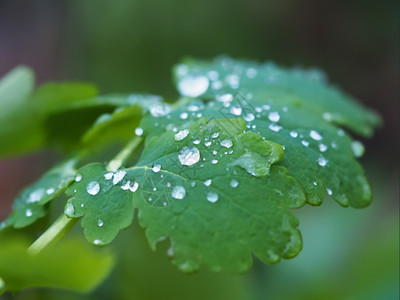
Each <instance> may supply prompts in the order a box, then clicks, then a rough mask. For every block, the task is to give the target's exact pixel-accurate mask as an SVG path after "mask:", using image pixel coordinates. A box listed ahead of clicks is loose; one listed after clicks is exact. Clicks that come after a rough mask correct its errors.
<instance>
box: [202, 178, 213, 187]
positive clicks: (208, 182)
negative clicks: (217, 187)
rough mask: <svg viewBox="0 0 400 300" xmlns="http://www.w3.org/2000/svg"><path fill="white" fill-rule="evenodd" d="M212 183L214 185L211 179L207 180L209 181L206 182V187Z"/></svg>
mask: <svg viewBox="0 0 400 300" xmlns="http://www.w3.org/2000/svg"><path fill="white" fill-rule="evenodd" d="M211 183H212V180H211V179H207V180H205V181H204V185H205V186H210V185H211Z"/></svg>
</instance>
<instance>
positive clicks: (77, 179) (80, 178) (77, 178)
mask: <svg viewBox="0 0 400 300" xmlns="http://www.w3.org/2000/svg"><path fill="white" fill-rule="evenodd" d="M81 180H82V175H81V174H76V176H75V181H76V182H79V181H81Z"/></svg>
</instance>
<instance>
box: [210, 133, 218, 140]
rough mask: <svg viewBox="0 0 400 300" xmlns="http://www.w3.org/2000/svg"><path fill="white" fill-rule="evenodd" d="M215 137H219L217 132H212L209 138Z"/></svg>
mask: <svg viewBox="0 0 400 300" xmlns="http://www.w3.org/2000/svg"><path fill="white" fill-rule="evenodd" d="M217 137H219V132H214V133H213V134H212V135H211V138H213V139H216V138H217Z"/></svg>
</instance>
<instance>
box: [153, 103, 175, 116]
mask: <svg viewBox="0 0 400 300" xmlns="http://www.w3.org/2000/svg"><path fill="white" fill-rule="evenodd" d="M149 110H150V114H151V115H152V116H153V117H155V118H158V117H163V116H165V115H167V114H168V113H169V112H170V111H171V107H170V106H169V105H167V104H154V105H152V106H150V108H149Z"/></svg>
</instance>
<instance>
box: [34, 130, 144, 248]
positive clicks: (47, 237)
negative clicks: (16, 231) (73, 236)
mask: <svg viewBox="0 0 400 300" xmlns="http://www.w3.org/2000/svg"><path fill="white" fill-rule="evenodd" d="M142 142H143V138H141V137H139V136H135V137H134V138H133V139H132V140H131V141H130V142H129V143H128V144H127V145H126V146H125V147H124V148H123V149H122V150H121V152H119V153H118V154H117V155H116V156H115V157H114V158H113V159H112V160H111V161H110V162H109V163H108V165H107V170H108V171H111V172H115V171H116V170H118V169H119V168H120V167H121V166H123V165H124V164H125V163H126V161H127V160H128V158H129V157H130V156H131V155H132V154H133V153H134V152H135V150H137V149H138V148H139V146H140V145H141V143H142ZM78 219H79V218H68V217H67V216H66V215H65V214H64V213H62V214H61V216H59V217H58V219H57V220H56V221H55V222H54V223H53V224H52V225H51V226H50V227H49V228H48V229H47V230H46V231H45V232H44V233H43V234H42V235H41V236H40V237H39V238H38V239H37V240H36V241H35V242H34V243H33V244H32V245H31V246H30V247H29V248H28V250H27V251H28V253H30V254H32V255H37V254H39V253H40V252H41V251H42V250H43V249H44V248H46V247H47V246H48V245H50V244H52V243H54V242H55V241H58V240H59V239H60V238H61V237H62V236H63V235H64V234H66V233H67V232H68V231H69V230H70V229H71V228H72V227H73V226H74V225H75V223H76V222H78Z"/></svg>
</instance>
